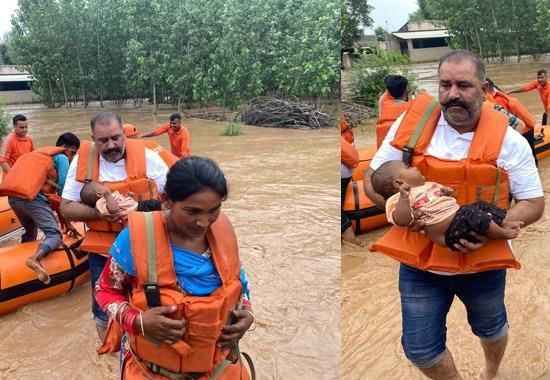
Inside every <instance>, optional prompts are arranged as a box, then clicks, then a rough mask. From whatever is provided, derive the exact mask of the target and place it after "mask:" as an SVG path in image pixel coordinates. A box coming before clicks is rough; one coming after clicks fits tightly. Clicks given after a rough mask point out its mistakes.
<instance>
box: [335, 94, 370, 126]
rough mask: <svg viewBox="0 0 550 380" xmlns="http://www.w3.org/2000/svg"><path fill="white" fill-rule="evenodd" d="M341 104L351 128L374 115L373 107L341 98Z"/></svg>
mask: <svg viewBox="0 0 550 380" xmlns="http://www.w3.org/2000/svg"><path fill="white" fill-rule="evenodd" d="M341 106H342V110H343V111H344V115H345V116H346V120H347V121H348V123H349V126H350V127H351V128H353V127H355V126H356V125H358V124H361V122H364V121H365V120H366V119H368V118H371V117H374V116H376V111H375V109H374V108H372V107H367V106H365V105H362V104H359V103H355V102H352V101H351V100H342V102H341Z"/></svg>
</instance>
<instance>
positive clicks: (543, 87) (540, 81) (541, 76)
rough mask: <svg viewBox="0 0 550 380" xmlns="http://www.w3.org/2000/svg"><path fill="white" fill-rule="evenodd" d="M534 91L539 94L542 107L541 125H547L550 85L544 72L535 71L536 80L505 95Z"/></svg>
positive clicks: (549, 109) (549, 108) (542, 70)
mask: <svg viewBox="0 0 550 380" xmlns="http://www.w3.org/2000/svg"><path fill="white" fill-rule="evenodd" d="M535 89H536V90H537V91H538V92H539V95H540V100H541V102H542V106H543V107H544V113H543V115H542V123H541V124H542V125H547V121H548V120H547V119H548V114H549V113H550V84H548V77H547V74H546V70H544V69H540V70H539V71H537V79H535V80H532V81H531V82H529V83H526V84H524V85H523V86H521V87H520V88H517V89H515V90H512V91H508V93H507V94H508V95H510V94H513V93H516V92H526V91H531V90H535Z"/></svg>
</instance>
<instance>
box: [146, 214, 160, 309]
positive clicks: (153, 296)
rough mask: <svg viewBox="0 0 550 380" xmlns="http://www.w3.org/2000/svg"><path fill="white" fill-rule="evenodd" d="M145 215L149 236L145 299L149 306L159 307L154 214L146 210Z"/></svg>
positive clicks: (147, 234)
mask: <svg viewBox="0 0 550 380" xmlns="http://www.w3.org/2000/svg"><path fill="white" fill-rule="evenodd" d="M143 216H144V217H145V234H146V237H147V282H146V283H145V284H144V285H143V291H144V292H145V299H146V300H147V306H149V308H153V307H159V306H161V304H160V290H159V286H158V278H157V246H156V236H155V227H154V225H153V214H151V213H150V212H146V213H144V215H143Z"/></svg>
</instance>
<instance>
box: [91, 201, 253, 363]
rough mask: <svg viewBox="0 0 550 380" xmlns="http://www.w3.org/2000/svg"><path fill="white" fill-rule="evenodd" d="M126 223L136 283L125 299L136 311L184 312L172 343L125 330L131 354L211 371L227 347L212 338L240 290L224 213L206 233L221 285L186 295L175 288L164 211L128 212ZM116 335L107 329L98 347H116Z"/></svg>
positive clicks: (235, 249)
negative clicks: (202, 293)
mask: <svg viewBox="0 0 550 380" xmlns="http://www.w3.org/2000/svg"><path fill="white" fill-rule="evenodd" d="M128 225H129V229H130V245H131V249H132V257H133V260H134V264H135V268H136V277H137V287H136V288H134V289H133V290H132V293H131V297H130V304H131V305H132V306H133V307H134V308H136V309H139V310H141V311H146V310H147V309H149V308H151V307H157V306H173V305H176V306H177V310H176V311H175V312H174V313H173V314H170V315H169V316H168V317H169V318H173V319H181V318H185V320H186V321H187V326H186V329H185V333H184V335H183V337H182V339H181V340H179V341H178V342H176V343H174V344H172V345H168V344H166V343H160V345H159V344H155V343H152V342H150V341H149V340H148V339H147V338H145V337H144V336H143V335H135V336H134V335H131V336H129V342H130V346H131V348H132V352H133V354H134V355H135V356H137V358H139V360H140V361H143V362H145V363H148V364H151V363H152V364H155V365H157V366H159V367H161V368H163V369H165V370H168V371H170V372H172V373H186V372H204V373H205V374H211V373H212V372H213V371H215V370H216V369H217V368H218V366H219V365H220V364H221V363H222V362H224V360H225V359H226V358H227V355H228V353H229V349H223V348H221V347H218V346H217V344H216V343H217V341H218V339H219V337H220V334H221V326H222V325H224V324H227V322H228V317H229V316H230V313H231V311H232V310H233V309H234V308H235V306H236V305H237V304H238V302H239V301H240V299H241V294H242V285H241V282H240V280H239V272H240V267H241V265H240V260H239V252H238V246H237V239H236V237H235V232H234V230H233V227H232V225H231V223H230V221H229V219H228V218H227V217H226V216H225V215H224V214H223V213H222V214H220V216H219V217H218V219H217V220H216V222H215V223H213V224H212V225H211V226H210V228H209V229H208V231H207V233H206V238H207V240H208V245H209V247H210V251H211V253H212V259H213V260H214V265H215V266H216V270H217V271H218V274H219V275H220V278H221V280H222V285H221V287H220V288H218V289H217V290H216V291H214V292H213V293H212V294H211V295H209V296H201V297H199V296H190V295H186V294H185V293H183V292H181V291H180V290H179V287H178V282H177V277H176V273H175V270H174V256H173V252H172V248H171V246H170V236H169V233H168V229H167V225H166V220H165V217H164V213H163V212H160V211H155V212H147V213H146V212H132V213H130V214H129V218H128ZM155 293H156V295H155ZM112 327H113V324H112V323H111V325H110V328H109V332H108V334H113V335H114V336H116V330H114V329H113V328H112ZM118 331H119V332H120V330H118ZM116 339H118V337H117V338H116ZM116 339H114V340H113V339H112V338H111V337H110V336H109V335H108V336H107V338H106V340H105V342H106V344H104V347H102V348H101V349H100V353H105V352H111V351H116V349H117V348H118V347H116V343H117V342H119V341H117V340H116ZM113 343H114V345H113ZM109 345H111V346H110V347H109Z"/></svg>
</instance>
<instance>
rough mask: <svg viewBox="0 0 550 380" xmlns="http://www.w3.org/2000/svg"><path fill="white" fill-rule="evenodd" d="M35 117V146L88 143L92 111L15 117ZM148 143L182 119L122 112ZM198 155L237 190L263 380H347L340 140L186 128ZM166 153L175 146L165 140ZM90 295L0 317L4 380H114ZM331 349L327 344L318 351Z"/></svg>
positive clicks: (233, 208)
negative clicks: (67, 136)
mask: <svg viewBox="0 0 550 380" xmlns="http://www.w3.org/2000/svg"><path fill="white" fill-rule="evenodd" d="M8 112H10V114H15V113H18V112H21V113H24V114H26V115H27V116H28V117H29V119H30V122H31V123H30V132H29V133H30V135H31V136H32V137H33V139H34V141H35V144H36V145H43V144H51V143H53V142H54V141H55V138H56V136H57V135H58V134H60V133H61V132H65V131H72V132H74V133H75V134H77V135H78V136H79V137H81V138H84V137H87V136H88V135H89V120H90V118H91V116H92V115H93V113H94V111H82V110H69V111H65V110H46V109H42V108H32V107H29V108H26V109H24V108H13V107H12V108H9V109H8ZM120 112H121V114H122V117H123V119H124V121H125V122H129V123H133V124H134V125H136V126H137V127H138V128H139V129H140V131H141V132H146V131H147V130H150V129H152V128H153V127H155V126H158V125H159V124H160V123H163V122H166V121H167V120H168V116H169V115H170V113H171V112H173V110H169V109H162V110H161V115H160V116H158V117H153V116H151V115H150V113H151V111H150V109H146V110H133V109H124V110H121V111H120ZM183 122H184V124H185V126H186V127H187V128H188V129H189V131H190V135H191V152H192V153H193V154H197V155H205V156H209V157H211V158H213V159H214V160H216V161H217V162H218V163H219V164H220V166H221V167H222V169H223V170H224V172H225V174H226V176H227V178H228V181H229V185H230V194H229V199H228V200H227V201H226V202H225V203H224V210H225V212H227V214H228V215H229V216H230V218H231V220H232V222H233V224H234V226H235V229H236V232H237V237H238V239H239V246H240V249H241V259H242V261H243V265H244V267H245V268H246V270H247V272H248V275H249V280H250V284H251V294H252V301H253V304H254V310H255V314H256V316H257V327H256V329H255V331H253V332H249V333H248V334H247V335H246V336H245V338H244V339H243V340H242V344H241V348H242V349H243V350H244V351H246V352H249V353H250V354H251V355H252V357H253V359H254V361H255V365H256V371H257V373H258V378H259V379H305V378H308V379H336V378H338V377H339V363H340V357H339V352H340V350H339V348H340V332H339V322H340V319H339V315H340V314H339V311H340V287H339V279H340V246H339V236H338V233H337V231H338V229H339V219H340V217H339V190H338V189H339V187H338V181H339V166H338V156H339V152H338V140H337V132H336V130H322V131H301V130H282V129H265V128H257V127H250V126H246V127H245V128H244V134H243V135H241V136H236V137H221V136H219V131H220V129H221V128H222V127H223V123H220V122H211V121H203V120H196V119H189V120H183ZM157 141H159V142H161V143H162V144H163V145H164V146H168V140H167V137H166V136H161V137H160V138H157ZM90 309H91V307H90V285H89V283H85V284H84V285H83V286H81V287H80V288H78V289H76V291H74V292H73V293H71V294H69V295H66V296H62V297H58V298H55V299H51V300H47V301H43V302H39V303H35V304H30V305H27V306H24V307H22V308H21V309H19V310H18V311H16V312H13V313H11V314H8V315H5V316H0V337H1V342H2V343H1V344H0V378H2V379H4V378H5V379H42V378H50V379H116V378H117V376H118V363H117V358H116V357H114V356H107V357H104V356H103V357H99V356H97V355H96V354H95V351H96V349H97V347H98V339H97V337H96V332H95V327H94V325H93V323H92V321H91V316H90V315H91V310H90ZM320 343H322V344H320Z"/></svg>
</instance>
